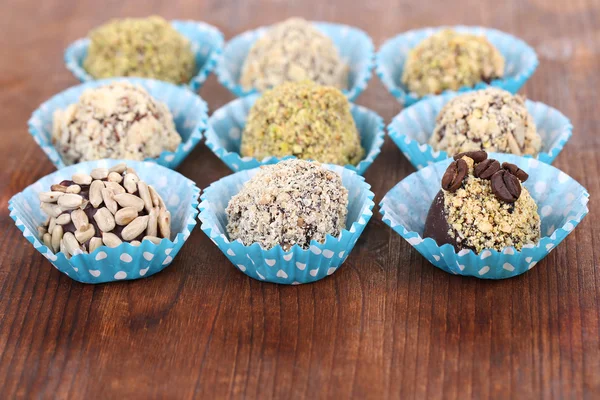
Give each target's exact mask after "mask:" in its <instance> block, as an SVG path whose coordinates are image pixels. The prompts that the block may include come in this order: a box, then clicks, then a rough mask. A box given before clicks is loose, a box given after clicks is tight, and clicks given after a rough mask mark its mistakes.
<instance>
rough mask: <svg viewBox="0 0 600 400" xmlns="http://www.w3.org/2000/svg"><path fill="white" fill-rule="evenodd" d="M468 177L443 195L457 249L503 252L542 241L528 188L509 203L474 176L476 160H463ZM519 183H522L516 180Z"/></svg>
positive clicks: (537, 217) (478, 251)
mask: <svg viewBox="0 0 600 400" xmlns="http://www.w3.org/2000/svg"><path fill="white" fill-rule="evenodd" d="M463 160H465V161H466V162H467V164H468V165H469V174H468V175H467V177H466V178H465V180H464V183H463V186H462V187H461V188H459V189H458V190H457V191H455V192H453V193H451V192H448V191H443V193H444V208H445V210H444V211H445V214H446V217H447V221H448V226H449V231H448V234H449V236H450V237H451V238H453V239H454V240H455V241H456V244H457V247H459V248H469V249H473V250H475V251H476V252H477V253H480V252H481V251H483V250H484V249H495V250H498V251H501V250H502V249H503V248H505V247H508V246H514V247H515V248H516V249H517V250H521V248H522V247H523V246H524V245H525V244H529V243H531V244H534V243H537V242H538V240H539V239H540V217H539V215H538V213H537V208H538V207H537V204H536V203H535V200H533V198H532V197H531V195H530V194H529V192H528V191H527V189H526V188H525V187H522V188H521V189H522V190H521V193H520V196H518V200H516V201H515V202H514V203H507V202H504V201H501V200H500V199H498V198H497V197H496V196H495V195H494V193H493V191H492V182H491V181H490V180H489V179H480V178H476V177H475V176H474V175H473V160H472V159H471V158H469V157H466V156H465V157H463ZM517 184H519V185H520V183H519V182H518V180H517Z"/></svg>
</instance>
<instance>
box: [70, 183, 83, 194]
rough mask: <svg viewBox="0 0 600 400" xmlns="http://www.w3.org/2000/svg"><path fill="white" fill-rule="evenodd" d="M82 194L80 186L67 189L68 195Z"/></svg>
mask: <svg viewBox="0 0 600 400" xmlns="http://www.w3.org/2000/svg"><path fill="white" fill-rule="evenodd" d="M80 192H81V186H79V185H71V186H69V187H68V188H67V193H75V194H79V193H80Z"/></svg>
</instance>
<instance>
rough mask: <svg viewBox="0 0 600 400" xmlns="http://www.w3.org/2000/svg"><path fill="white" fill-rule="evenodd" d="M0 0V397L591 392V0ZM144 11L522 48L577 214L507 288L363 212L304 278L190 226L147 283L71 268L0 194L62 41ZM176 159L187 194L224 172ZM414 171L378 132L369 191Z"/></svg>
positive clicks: (385, 100) (5, 193)
mask: <svg viewBox="0 0 600 400" xmlns="http://www.w3.org/2000/svg"><path fill="white" fill-rule="evenodd" d="M3 3H4V7H2V12H1V13H0V26H1V27H2V35H0V48H1V49H2V50H1V53H0V71H1V75H0V121H1V132H2V144H1V145H0V160H1V164H0V165H1V168H0V195H1V197H0V398H3V399H11V398H24V399H29V398H57V399H79V398H88V399H92V398H100V399H109V398H140V399H148V398H173V399H175V398H178V399H179V398H191V397H199V398H206V399H213V398H229V397H232V398H261V399H268V398H336V399H344V398H351V397H352V398H356V399H363V398H373V399H380V398H402V399H405V398H431V399H433V398H447V399H454V398H461V399H464V398H474V399H479V398H486V397H494V398H504V399H506V398H519V397H521V398H527V399H530V398H538V397H543V398H589V399H592V398H598V397H599V396H600V333H599V324H600V308H599V304H598V303H599V301H600V269H599V268H598V262H599V259H598V258H599V255H600V251H599V250H598V247H597V246H598V245H599V243H600V229H599V228H598V227H597V224H598V215H600V210H599V209H598V205H597V204H598V202H597V201H596V200H595V197H596V196H598V194H599V193H600V179H599V178H598V167H599V165H600V159H599V158H598V156H597V152H598V151H599V150H600V135H598V132H597V130H598V126H599V125H600V112H598V110H599V106H600V104H599V102H598V99H599V96H598V94H597V93H598V89H599V88H600V79H599V74H598V70H599V67H600V62H599V61H600V26H599V25H598V21H599V20H600V2H599V1H593V0H572V1H566V0H565V1H558V0H551V1H550V0H528V1H521V0H508V1H491V0H461V1H459V2H448V1H445V2H440V3H439V4H437V5H435V4H431V2H425V1H414V0H410V1H409V0H404V1H403V0H398V1H390V0H384V1H360V2H359V1H357V2H347V1H344V0H336V1H331V0H330V1H318V0H313V1H303V2H296V4H292V3H290V4H287V3H286V2H283V1H275V0H272V1H268V0H252V1H202V0H197V1H176V0H171V1H162V2H161V1H153V2H141V1H139V2H134V1H124V0H120V1H107V2H100V1H74V0H69V1H67V0H46V1H43V2H35V1H31V0H30V1H10V0H8V1H7V0H5V1H4V2H3ZM7 3H8V4H7ZM146 3H151V4H146ZM457 3H458V4H457ZM152 13H156V14H160V15H162V16H164V17H166V18H189V19H199V20H204V21H206V22H209V23H211V24H214V25H216V26H218V27H219V28H220V29H221V30H222V31H223V32H224V34H225V36H226V38H231V37H232V36H233V35H235V34H238V33H240V32H243V31H245V30H247V29H250V28H254V27H257V26H260V25H264V24H270V23H273V22H276V21H279V20H282V19H284V18H286V17H288V16H294V15H298V16H303V17H306V18H310V19H315V20H328V21H333V22H343V23H346V24H350V25H355V26H358V27H360V28H362V29H364V30H365V31H367V32H369V34H370V35H371V36H372V37H373V40H374V42H375V44H376V45H380V44H381V43H382V42H383V41H384V39H386V38H387V37H390V36H393V35H394V34H396V33H399V32H401V31H404V30H407V29H412V28H418V27H423V26H435V25H440V24H457V23H464V24H473V25H475V24H477V25H485V26H491V27H495V28H499V29H502V30H504V31H507V32H510V33H513V34H515V35H517V36H520V37H522V38H523V39H525V40H526V41H527V42H529V43H530V44H531V45H533V46H534V47H535V48H536V49H537V51H538V54H539V57H540V66H539V68H538V70H537V72H536V73H535V75H534V76H533V78H532V79H531V80H530V81H529V83H528V84H527V85H526V86H525V88H524V90H523V92H524V93H525V94H527V96H528V97H530V98H532V99H534V100H539V101H542V102H545V103H547V104H550V105H552V106H554V107H556V108H558V109H560V110H561V111H562V112H564V113H565V114H566V115H568V116H569V117H570V118H571V120H572V122H573V124H574V126H575V130H574V136H573V138H572V139H571V141H570V142H569V143H568V145H567V146H566V149H565V150H564V151H563V153H562V154H561V155H560V156H559V157H558V159H557V160H556V162H555V165H556V166H557V167H558V168H561V169H562V170H563V171H565V172H566V173H568V174H569V175H571V176H572V177H574V178H575V179H577V180H578V181H579V182H581V183H582V184H583V185H584V186H585V187H587V188H588V190H589V191H590V192H591V195H592V201H591V203H590V207H591V210H590V215H589V216H588V217H587V218H586V219H585V220H584V221H583V223H582V224H580V226H579V227H578V228H577V229H576V230H575V231H574V232H573V233H572V234H571V235H570V236H569V237H568V238H567V239H566V240H565V241H564V242H563V243H562V244H561V245H560V246H559V247H558V248H557V249H556V250H554V251H553V252H552V253H551V254H550V255H549V256H548V257H547V258H546V259H545V260H544V261H542V262H540V263H539V264H538V265H537V266H536V267H535V268H534V269H533V270H531V271H530V272H528V273H526V274H524V275H522V276H520V277H517V278H514V279H510V280H505V281H484V280H477V279H472V278H463V277H457V276H451V275H449V274H447V273H444V272H442V271H441V270H439V269H437V268H435V267H433V266H432V265H431V264H429V263H428V262H427V261H425V260H424V259H423V258H422V257H421V256H420V255H419V254H418V253H417V252H416V251H415V250H413V248H412V247H411V246H410V245H409V244H408V243H406V242H405V241H404V240H403V239H402V238H401V237H400V236H399V235H397V234H396V233H394V232H392V230H391V229H389V228H388V227H387V226H386V225H384V224H383V223H382V222H381V216H380V214H379V213H378V212H377V213H375V215H374V217H373V219H372V220H371V222H370V223H369V225H368V227H367V229H366V230H365V232H364V234H363V235H362V238H361V240H360V241H359V242H358V244H357V246H356V247H355V249H354V251H353V253H352V255H351V256H350V257H349V258H348V261H347V262H346V264H345V266H344V268H341V269H340V270H339V271H338V272H336V273H335V274H334V275H333V276H331V277H329V278H327V279H324V280H322V281H320V282H317V283H315V284H311V285H303V286H293V287H287V286H277V285H272V284H265V283H260V282H257V281H254V280H252V279H250V278H248V277H246V276H245V275H243V274H242V273H240V272H239V271H238V270H236V269H235V268H233V267H232V266H231V265H230V264H229V262H228V261H227V259H226V258H225V257H224V256H223V255H222V254H221V252H220V251H219V250H218V249H217V248H216V247H215V246H214V245H213V244H212V243H211V241H210V240H209V239H208V238H207V237H206V236H205V235H204V234H203V233H202V232H201V231H200V230H199V229H196V230H195V231H194V232H193V234H192V236H191V237H190V239H189V241H188V242H187V243H186V245H185V246H184V248H183V250H182V251H181V253H180V254H179V255H178V257H177V258H176V261H175V262H174V263H173V264H172V265H171V266H170V267H169V268H167V269H166V270H165V271H163V272H161V273H159V274H157V275H155V276H153V277H150V278H148V279H143V280H138V281H133V282H123V283H114V284H106V285H98V286H91V285H82V284H79V283H77V282H75V281H72V280H71V279H69V278H68V277H66V276H64V275H62V274H60V273H59V272H58V271H57V270H55V269H54V268H52V267H51V265H50V264H49V262H48V261H47V260H46V259H45V258H43V257H42V256H41V255H40V254H38V253H37V252H36V251H35V250H34V249H33V247H32V246H31V245H29V244H28V243H27V242H26V240H25V239H24V238H23V237H22V236H21V233H20V232H19V231H18V229H17V228H16V227H15V226H14V224H13V221H12V220H11V219H10V218H9V216H8V211H7V202H8V199H9V198H10V197H11V196H12V195H13V194H15V193H16V192H18V191H21V190H22V189H24V188H25V187H26V186H27V185H29V184H30V183H32V182H34V181H36V180H37V179H39V178H40V177H42V176H44V175H46V174H48V173H50V172H52V171H53V170H54V168H53V166H52V164H51V163H50V162H49V161H48V160H47V158H46V156H45V155H44V153H43V152H42V151H41V150H40V149H39V148H38V147H37V145H36V144H35V143H34V141H33V140H32V139H31V137H30V136H29V135H28V134H27V125H26V122H27V119H28V118H29V115H30V113H31V112H32V111H33V110H34V109H35V108H36V107H37V106H38V105H39V104H40V103H41V102H42V101H44V100H45V99H47V98H48V97H50V96H52V95H53V94H55V93H57V92H59V91H61V90H63V89H65V88H67V87H69V86H71V85H74V84H76V83H77V82H76V80H75V79H74V78H73V77H72V76H71V74H70V73H69V72H68V71H67V70H66V69H65V67H64V65H63V61H62V60H63V50H64V48H65V47H66V46H67V44H68V43H69V42H70V41H72V40H74V39H76V38H79V37H81V36H84V35H85V34H86V32H87V31H88V30H89V29H90V28H92V27H95V26H97V25H99V24H101V23H102V22H104V21H106V20H107V19H109V18H110V17H113V16H146V15H149V14H152ZM200 94H201V96H202V97H203V98H204V99H205V100H207V102H208V103H209V105H210V108H211V110H214V109H216V108H217V107H220V106H222V105H223V104H225V103H226V102H228V101H230V100H231V99H232V98H233V97H232V96H231V95H230V94H229V93H228V92H227V90H226V89H224V88H223V87H221V86H220V85H219V84H218V83H217V80H216V79H215V78H214V76H213V77H211V78H210V79H209V81H208V83H207V84H206V85H205V86H204V87H203V88H202V90H201V92H200ZM358 103H360V104H363V105H365V106H368V107H370V108H373V109H375V110H376V111H377V112H378V113H380V114H381V115H382V116H383V117H384V118H385V119H386V121H389V120H390V119H391V117H392V116H394V115H395V114H396V113H398V112H399V111H400V106H399V105H398V104H397V103H396V102H395V100H394V99H393V97H392V96H391V95H389V94H388V93H387V91H386V90H385V89H384V87H383V86H382V84H381V83H380V82H379V81H378V80H377V78H373V80H372V81H371V83H370V85H369V88H368V90H367V91H366V92H365V93H364V94H363V95H362V96H361V97H360V99H359V100H358ZM179 171H180V172H181V173H183V174H184V175H186V176H188V177H190V178H191V179H194V180H195V181H196V182H197V184H198V186H199V187H201V188H204V187H206V186H207V185H208V184H209V183H211V182H212V181H214V180H217V179H218V178H220V177H223V176H225V175H227V174H228V173H229V170H228V169H227V168H226V166H225V165H224V164H223V163H222V162H221V161H220V160H218V159H217V158H216V157H215V156H214V155H213V154H212V153H211V152H210V151H209V150H208V148H206V147H205V146H204V145H203V144H201V145H199V146H198V147H197V148H196V149H195V150H194V152H193V154H192V155H191V156H190V157H189V158H188V159H187V160H186V161H185V162H184V163H183V165H182V166H181V168H180V169H179ZM412 171H413V168H412V167H411V165H410V164H409V162H408V161H407V160H406V159H405V158H404V157H403V156H402V155H401V153H400V151H399V150H398V149H397V148H396V147H395V146H394V145H393V144H392V143H391V141H390V140H389V139H386V144H385V146H384V148H383V152H382V154H381V155H380V156H379V158H378V159H377V160H376V162H375V163H374V165H373V166H372V167H371V169H370V170H369V171H368V172H367V174H366V179H367V181H368V182H370V183H371V184H372V185H373V191H374V192H375V193H376V202H377V203H378V202H379V201H380V200H381V198H382V197H383V195H384V194H385V193H386V192H387V191H388V190H389V189H390V188H391V187H392V186H393V185H394V184H395V183H397V182H398V181H399V180H401V179H402V178H404V177H405V176H406V175H408V174H409V173H411V172H412Z"/></svg>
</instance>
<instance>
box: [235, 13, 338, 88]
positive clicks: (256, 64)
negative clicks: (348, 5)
mask: <svg viewBox="0 0 600 400" xmlns="http://www.w3.org/2000/svg"><path fill="white" fill-rule="evenodd" d="M305 79H310V80H312V81H315V82H317V83H320V84H322V85H329V86H334V87H336V88H338V89H347V88H348V66H347V65H346V64H345V63H344V62H342V60H341V58H340V55H339V53H338V50H337V49H336V47H335V45H334V43H333V41H332V40H331V39H330V38H329V37H328V36H326V35H325V34H323V33H322V32H321V31H319V30H318V29H317V28H316V27H314V26H313V25H312V24H311V23H310V22H308V21H305V20H303V19H301V18H291V19H288V20H286V21H284V22H281V23H279V24H277V25H274V26H273V27H271V28H270V29H269V30H268V31H267V33H266V34H265V35H264V36H263V37H261V38H260V39H258V40H257V41H256V42H255V43H254V45H253V46H252V48H251V49H250V52H249V53H248V57H247V58H246V60H245V62H244V65H243V67H242V73H241V78H240V83H241V85H242V86H243V87H244V88H245V89H252V88H256V89H258V90H259V91H263V90H265V89H269V88H271V87H274V86H277V85H279V84H282V83H284V82H290V81H302V80H305Z"/></svg>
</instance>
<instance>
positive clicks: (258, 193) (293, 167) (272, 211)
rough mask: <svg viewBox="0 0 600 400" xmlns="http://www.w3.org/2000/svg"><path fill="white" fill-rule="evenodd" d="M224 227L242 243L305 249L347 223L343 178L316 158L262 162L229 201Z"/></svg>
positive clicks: (342, 227)
mask: <svg viewBox="0 0 600 400" xmlns="http://www.w3.org/2000/svg"><path fill="white" fill-rule="evenodd" d="M226 212H227V221H228V223H227V232H228V233H229V238H230V239H231V240H237V239H240V240H241V241H242V243H244V245H246V246H249V245H251V244H253V243H259V244H260V245H261V246H262V248H264V249H270V248H272V247H274V246H276V245H281V247H282V248H283V249H284V250H286V251H287V250H289V249H290V248H291V247H292V246H293V245H295V244H297V245H298V246H300V247H302V248H303V249H307V248H308V247H309V246H310V242H311V240H316V241H317V242H319V243H323V242H325V238H326V235H328V234H329V235H331V236H334V237H338V236H339V235H340V233H341V231H342V229H344V228H345V225H346V215H347V214H348V191H347V190H346V188H345V187H344V186H343V185H342V179H341V177H340V176H339V175H338V174H337V173H335V172H333V171H330V170H328V169H326V168H324V167H323V166H321V165H320V164H319V163H317V162H310V161H303V160H286V161H281V162H280V163H278V164H274V165H269V166H264V167H262V168H261V170H260V171H259V172H258V173H257V174H256V175H254V177H253V178H252V179H250V180H249V181H248V182H246V184H245V185H244V187H243V188H242V190H240V192H239V193H238V194H237V195H235V196H233V197H232V198H231V200H230V201H229V205H228V206H227V210H226Z"/></svg>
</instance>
